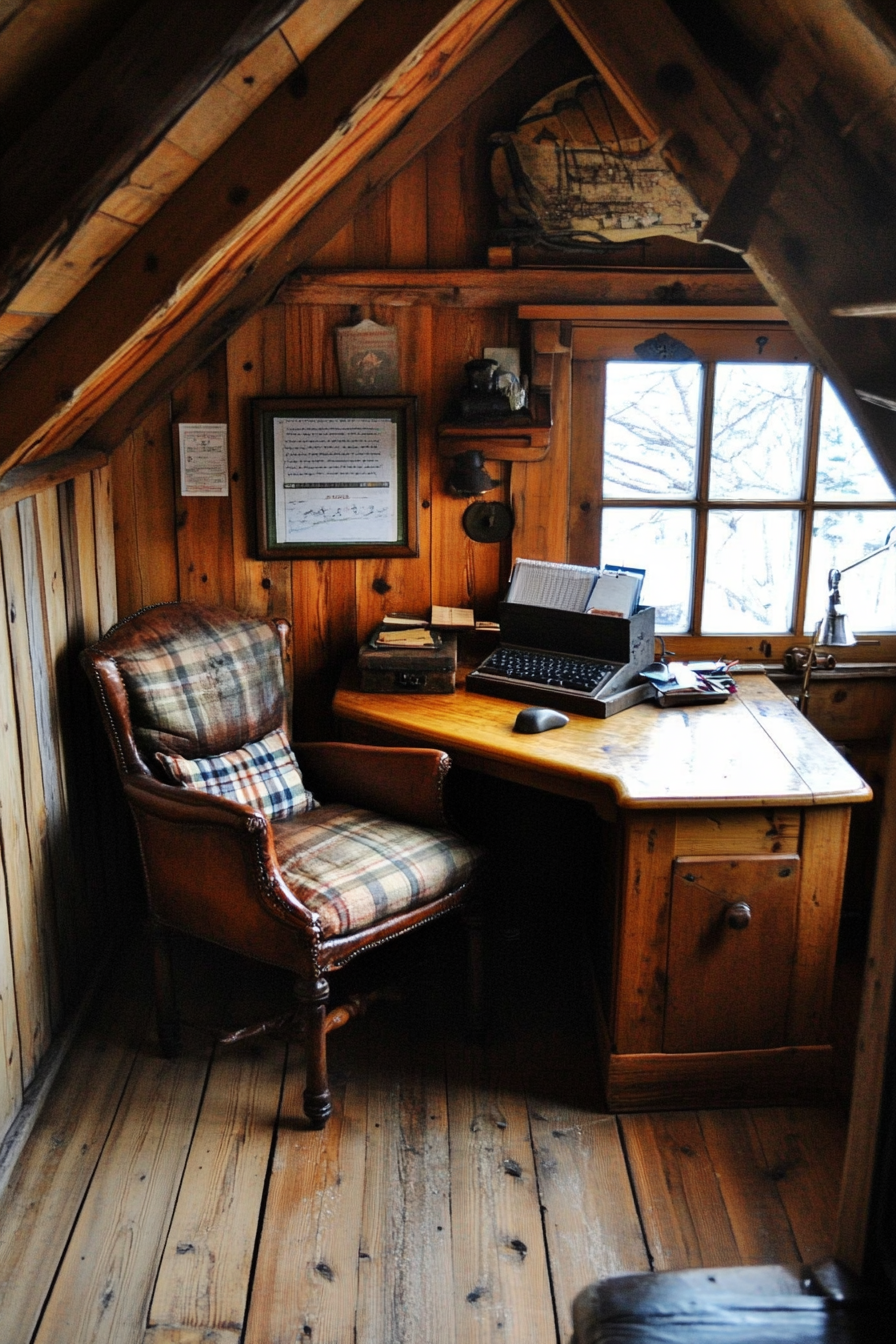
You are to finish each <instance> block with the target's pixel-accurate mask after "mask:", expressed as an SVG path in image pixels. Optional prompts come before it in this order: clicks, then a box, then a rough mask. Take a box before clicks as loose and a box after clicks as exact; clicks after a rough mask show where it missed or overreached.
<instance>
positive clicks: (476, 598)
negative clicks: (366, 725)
mask: <svg viewBox="0 0 896 1344" xmlns="http://www.w3.org/2000/svg"><path fill="white" fill-rule="evenodd" d="M590 70H591V67H590V65H589V64H588V62H587V60H585V58H584V57H583V55H582V52H581V50H580V49H579V47H578V46H577V45H576V43H575V42H574V41H573V40H572V38H571V37H570V36H569V33H568V32H567V31H566V29H565V28H563V27H562V25H558V26H557V27H556V28H555V29H553V30H552V31H551V32H550V33H549V34H548V35H547V36H546V37H545V38H544V39H543V40H542V41H541V42H539V43H538V44H536V46H535V47H533V49H532V50H531V51H530V52H529V53H528V54H527V55H526V56H525V57H523V59H522V60H520V61H519V62H518V63H517V64H516V65H515V66H514V67H513V69H512V70H510V71H508V73H507V74H506V75H505V76H504V77H503V78H502V79H501V80H499V81H497V82H496V83H495V85H494V86H493V87H492V88H491V89H489V90H487V91H486V92H485V93H483V95H482V96H481V97H480V98H479V99H478V100H477V101H476V102H475V103H474V104H473V105H472V106H471V107H470V108H469V109H468V110H467V111H466V112H465V113H464V115H463V116H462V117H459V118H458V119H457V120H456V121H455V122H454V123H452V124H451V125H450V126H448V127H447V128H446V129H445V131H444V132H443V133H442V134H441V135H440V136H438V137H437V138H436V139H435V140H434V141H433V143H432V144H431V145H430V146H429V148H428V149H427V150H426V151H425V152H424V153H422V154H420V155H419V156H418V157H417V159H415V160H414V161H413V162H412V163H411V164H409V165H408V167H407V168H406V169H405V170H404V171H403V172H401V173H400V174H398V175H397V176H396V177H395V178H393V180H392V181H391V182H390V183H389V184H388V185H387V186H386V187H385V188H383V189H382V190H380V191H379V192H377V193H376V194H373V195H371V198H370V200H369V201H368V202H367V204H366V205H365V206H364V207H363V208H362V209H361V210H359V211H358V213H357V214H356V216H355V218H354V219H353V220H352V221H351V222H350V223H349V224H348V225H347V226H346V227H345V228H344V229H342V231H341V232H340V233H338V234H337V235H336V236H335V237H334V238H333V239H332V240H331V241H330V242H329V243H328V244H327V246H326V247H324V248H323V249H322V250H321V251H320V252H319V253H318V255H317V256H316V257H315V258H314V259H313V262H312V266H314V267H327V268H336V269H340V270H342V269H351V268H386V267H395V268H402V267H432V268H435V269H441V268H450V267H476V266H483V265H485V262H486V253H487V248H488V243H489V240H490V235H491V232H492V230H493V229H494V228H495V227H496V225H497V223H498V219H497V208H496V205H495V201H494V198H493V194H492V192H491V188H490V185H489V170H488V164H489V153H490V150H489V143H488V142H489V136H490V135H491V133H492V132H494V131H502V130H504V131H506V130H508V129H512V128H513V127H514V126H515V125H516V124H517V122H518V121H519V119H520V117H521V116H522V115H523V114H524V113H525V112H526V111H527V110H528V109H529V108H530V107H531V106H532V105H533V103H535V102H536V101H537V100H538V98H539V97H541V96H543V95H544V94H546V93H548V92H549V91H550V90H552V89H555V88H558V87H559V86H561V85H562V84H565V83H567V82H569V81H570V80H573V79H576V78H578V77H580V76H583V75H586V74H588V73H589V71H590ZM615 255H616V254H615V253H614V257H615ZM601 259H602V261H603V262H604V263H606V262H607V260H608V258H607V257H605V256H604V257H602V258H601ZM726 259H727V261H728V262H729V263H730V264H734V265H739V264H740V263H739V262H738V260H737V259H736V258H733V257H732V254H731V253H726V252H724V251H721V250H720V249H718V248H712V247H708V248H701V247H695V246H692V245H687V244H682V243H679V242H677V240H674V239H652V240H650V241H649V244H633V245H631V247H629V248H626V249H625V253H624V256H623V257H621V258H620V262H621V263H624V264H625V265H627V266H631V265H638V264H647V265H653V266H656V265H661V266H662V265H673V266H674V265H684V266H688V265H694V266H700V265H715V266H718V265H719V264H722V265H724V264H725V263H726ZM361 317H373V318H374V319H376V320H377V321H380V322H384V323H389V324H395V325H396V326H397V327H398V332H399V344H400V352H401V390H402V391H403V392H406V393H413V394H416V396H417V397H418V398H419V408H418V410H419V468H420V470H419V486H420V488H419V499H420V514H419V517H420V555H419V557H418V558H416V559H413V560H389V561H382V560H358V561H353V560H327V561H320V562H314V561H299V562H295V563H292V564H290V563H288V562H275V563H266V564H262V563H260V562H258V561H256V560H254V559H253V558H252V545H253V538H252V533H253V524H252V521H251V500H250V494H251V490H250V480H251V444H250V441H249V436H248V405H249V400H250V398H252V397H256V396H277V395H283V394H289V395H296V396H301V395H306V396H311V395H316V396H319V395H327V396H328V395H338V393H339V382H338V376H337V369H336V360H335V337H334V331H335V328H336V327H337V326H340V325H344V324H347V323H350V322H356V321H358V320H359V319H360V318H361ZM519 342H520V332H519V328H518V323H517V321H516V318H515V315H514V313H513V310H512V309H510V308H483V309H472V310H471V309H463V310H461V309H451V308H447V307H433V308H430V307H426V306H419V307H409V308H405V309H402V308H394V307H390V308H382V309H380V308H378V307H376V306H368V307H365V308H348V307H336V306H314V305H307V304H306V305H299V304H286V303H284V304H279V303H273V304H271V305H270V306H269V307H268V308H267V309H266V310H265V311H264V312H262V313H260V314H258V315H256V316H255V317H253V318H251V319H250V320H249V321H248V322H246V323H245V325H244V326H243V327H242V328H241V329H240V331H238V332H237V333H236V335H234V336H233V337H231V338H230V340H229V341H228V342H227V343H226V346H222V347H221V348H220V349H219V350H218V351H217V352H216V353H215V354H214V355H213V356H212V357H211V358H210V359H209V360H208V361H207V362H206V364H205V365H204V366H203V367H202V368H200V369H198V370H197V371H196V372H195V373H193V374H192V375H191V376H190V377H189V378H187V379H185V380H184V382H183V383H182V384H181V385H180V386H179V387H178V388H177V389H176V391H175V393H174V395H173V396H172V397H171V398H170V400H169V401H168V402H166V403H165V404H162V405H159V406H157V407H156V408H155V410H154V411H153V412H152V413H151V414H150V415H149V416H147V417H146V419H145V420H144V421H143V422H142V423H141V424H140V425H137V426H136V427H135V428H134V430H133V432H132V433H131V434H130V435H129V437H128V438H127V440H126V441H125V442H124V443H122V444H121V445H120V446H119V447H118V448H117V449H116V451H115V453H114V454H113V461H112V473H113V484H114V495H115V527H116V562H117V575H118V601H119V606H120V610H121V612H122V614H123V615H125V614H127V613H129V612H133V611H137V610H139V608H140V607H143V606H146V605H148V604H149V603H153V602H164V601H172V600H178V599H185V600H203V601H208V602H212V603H227V604H230V605H234V606H236V607H237V608H239V609H241V610H244V611H246V612H252V613H256V614H259V615H267V614H271V615H277V616H285V617H287V618H289V619H290V620H291V621H292V622H293V630H294V658H295V665H294V680H295V693H296V694H295V715H294V717H295V729H296V734H297V736H298V737H300V738H301V737H305V738H309V737H315V736H317V735H319V734H320V733H322V732H326V731H327V726H328V725H327V712H326V711H327V706H328V704H329V701H330V697H331V695H332V691H333V687H334V684H335V679H336V676H337V674H338V669H339V666H340V664H341V663H342V661H343V660H344V659H346V658H348V657H350V656H352V655H353V654H354V653H355V651H356V649H357V645H358V643H359V641H360V640H361V639H363V638H364V637H365V636H366V635H367V634H368V632H369V631H370V629H371V628H372V627H373V626H374V625H375V624H376V622H377V621H378V620H379V619H380V617H381V616H382V614H383V613H384V612H386V611H391V610H410V611H414V612H419V613H421V614H424V613H426V612H427V611H428V608H429V607H430V605H431V604H432V603H433V602H438V603H445V604H449V605H457V606H473V607H474V608H475V610H476V614H477V616H478V617H480V618H482V619H489V618H490V617H492V616H493V615H494V611H495V606H496V603H497V600H498V597H499V595H500V592H501V589H502V587H503V585H504V582H505V580H506V577H507V573H508V569H509V564H510V561H511V558H512V553H516V554H525V555H529V556H533V557H541V558H543V559H554V560H563V559H566V558H567V513H568V490H569V479H570V469H569V462H568V451H567V443H566V440H567V438H568V424H567V419H568V399H569V363H568V357H564V356H563V355H547V356H544V357H542V358H541V359H540V361H539V367H538V369H537V370H536V371H535V372H536V381H545V380H548V381H551V380H552V379H553V380H554V383H555V413H556V417H557V431H556V434H555V440H556V442H555V446H554V448H553V449H552V452H551V456H550V458H549V459H548V460H547V461H546V462H544V463H536V464H529V465H521V464H514V466H513V467H511V466H510V464H503V465H502V464H498V463H490V464H489V470H490V473H491V475H492V476H500V486H499V488H498V489H497V490H495V491H494V492H492V493H490V494H489V495H488V498H489V499H492V500H498V499H501V500H504V501H506V502H508V503H510V502H512V504H513V507H514V510H515V515H516V530H515V532H514V535H513V538H512V540H511V542H510V543H508V544H506V545H504V546H495V545H489V544H478V545H477V544H474V543H473V542H471V541H468V540H467V538H466V536H465V534H464V532H463V531H462V528H461V516H462V514H463V512H464V509H465V508H466V507H467V502H466V501H464V500H458V499H454V498H452V497H451V496H450V495H448V493H447V492H446V489H445V479H446V477H447V475H448V470H449V464H448V462H447V460H445V459H441V460H440V459H439V458H438V457H437V454H436V442H435V430H436V426H437V424H438V421H439V419H440V418H441V417H442V416H443V415H444V414H445V411H446V408H447V406H448V403H449V401H450V400H451V398H452V397H453V396H455V395H457V393H459V391H460V390H461V387H462V384H463V365H464V363H465V362H466V361H467V360H468V359H472V358H474V357H479V356H481V354H482V350H483V348H484V347H485V346H492V345H517V344H519ZM203 419H209V420H217V421H221V420H225V419H226V420H227V422H228V424H229V427H230V454H231V463H230V467H231V487H230V489H231V493H230V497H229V498H227V499H186V500H185V499H183V498H181V496H180V495H179V493H178V489H177V470H176V465H175V451H174V442H175V439H176V427H177V423H178V421H181V420H203Z"/></svg>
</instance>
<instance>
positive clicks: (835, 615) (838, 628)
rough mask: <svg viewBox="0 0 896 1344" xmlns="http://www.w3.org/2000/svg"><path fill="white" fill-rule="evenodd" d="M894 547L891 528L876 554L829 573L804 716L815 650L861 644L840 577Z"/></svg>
mask: <svg viewBox="0 0 896 1344" xmlns="http://www.w3.org/2000/svg"><path fill="white" fill-rule="evenodd" d="M894 546H896V527H891V528H890V530H889V532H888V533H887V537H886V541H885V542H884V544H883V546H878V548H877V550H876V551H869V552H868V554H867V555H863V556H862V557H861V559H860V560H853V562H852V564H851V565H844V566H843V568H842V569H831V570H829V571H828V609H827V611H826V612H825V614H824V616H823V617H822V618H821V620H820V621H817V622H816V625H815V633H814V634H813V636H812V643H811V645H810V646H809V657H808V659H807V661H806V667H805V670H804V672H803V684H802V688H801V690H800V699H799V710H800V713H801V714H808V712H809V682H810V681H811V679H812V664H813V663H814V661H815V650H816V649H836V648H848V647H849V646H850V645H852V644H857V643H858V640H857V639H856V637H855V635H854V634H853V632H852V628H851V627H850V624H849V620H848V618H847V615H846V612H845V611H844V610H843V608H842V606H841V605H840V576H841V575H842V574H846V573H847V572H848V571H849V570H850V569H856V568H857V567H858V566H859V565H864V563H865V561H866V560H873V559H874V557H875V556H876V555H883V553H884V551H891V550H892V549H893V548H894Z"/></svg>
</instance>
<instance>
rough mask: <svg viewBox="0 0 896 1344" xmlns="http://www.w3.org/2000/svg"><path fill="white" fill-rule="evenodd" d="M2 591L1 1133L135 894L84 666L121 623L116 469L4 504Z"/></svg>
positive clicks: (0, 531) (1, 516)
mask: <svg viewBox="0 0 896 1344" xmlns="http://www.w3.org/2000/svg"><path fill="white" fill-rule="evenodd" d="M90 464H91V463H90V461H89V460H88V461H87V462H85V463H84V464H83V465H85V466H88V467H89V466H90ZM50 479H51V481H52V480H53V476H51V478H50ZM18 494H19V492H18V491H16V492H15V495H14V496H13V498H15V497H16V496H18ZM0 593H2V601H3V617H2V620H0V779H2V795H3V805H2V808H0V858H2V863H0V882H2V885H3V888H4V892H3V902H2V916H0V978H2V983H3V985H4V990H3V992H2V995H0V1039H2V1044H3V1062H2V1066H0V1137H2V1135H3V1134H5V1133H6V1131H7V1129H8V1128H9V1126H10V1125H11V1124H12V1122H13V1120H14V1118H15V1114H16V1112H17V1110H18V1108H19V1106H20V1104H21V1101H22V1097H23V1094H24V1091H25V1089H27V1087H28V1085H29V1084H30V1083H31V1081H32V1080H33V1078H34V1076H35V1073H36V1072H37V1070H38V1067H39V1065H40V1062H41V1060H42V1059H43V1058H44V1056H45V1055H46V1053H47V1050H48V1048H49V1046H50V1044H51V1042H52V1040H53V1037H54V1034H55V1033H56V1032H57V1031H58V1030H59V1028H60V1027H61V1025H62V1024H63V1022H64V1019H65V1016H66V1014H67V1013H69V1012H70V1011H71V1010H72V1009H73V1008H74V1006H75V1004H76V1003H77V1000H78V998H79V997H80V995H81V994H82V993H83V991H84V987H85V985H86V984H87V981H88V978H89V976H90V974H91V972H92V969H93V967H94V966H95V964H96V960H97V958H98V957H99V956H100V955H102V953H103V951H104V949H105V948H106V946H107V945H108V939H109V938H110V936H111V934H112V932H113V930H114V928H115V927H116V925H117V917H116V916H115V915H114V914H113V913H112V906H111V900H112V894H113V892H114V894H115V895H116V896H117V897H118V899H119V904H118V906H117V907H116V909H118V910H120V909H121V908H122V907H123V906H124V905H126V904H127V901H126V900H125V901H122V899H121V898H122V896H123V895H125V893H124V892H123V891H122V886H123V882H124V871H123V869H122V859H123V856H122V853H121V852H120V846H119V844H118V838H117V836H116V834H115V832H116V829H117V826H116V824H115V823H114V821H113V818H116V813H115V810H114V807H112V806H110V799H109V794H108V791H107V781H106V766H107V762H106V760H105V757H104V755H103V753H104V752H105V750H106V748H105V745H104V744H99V743H98V741H97V738H96V736H95V734H94V731H93V728H94V725H93V722H92V720H91V719H90V717H89V708H88V703H87V693H88V687H87V684H86V681H83V679H82V677H81V673H80V669H78V668H77V664H76V663H75V662H74V659H75V657H76V655H77V652H78V651H79V650H80V649H81V648H83V646H84V644H85V643H86V642H88V641H89V640H92V639H96V638H97V637H98V635H99V633H100V629H101V628H102V627H103V626H105V625H107V624H111V623H112V622H114V620H115V619H116V597H115V576H114V559H113V536H112V498H111V491H110V480H109V473H108V469H107V468H102V467H100V468H96V467H95V469H94V470H93V471H90V470H85V471H84V472H83V473H82V474H81V475H79V476H76V477H74V478H73V479H69V480H63V481H62V483H61V484H59V485H53V484H51V485H50V486H49V488H47V489H44V490H43V491H42V492H41V493H40V494H38V495H37V496H33V495H32V496H28V497H24V498H22V497H19V498H18V503H15V502H12V503H10V504H8V505H7V506H6V507H5V508H2V509H0ZM117 820H118V821H120V817H119V818H117ZM7 986H8V988H6V987H7Z"/></svg>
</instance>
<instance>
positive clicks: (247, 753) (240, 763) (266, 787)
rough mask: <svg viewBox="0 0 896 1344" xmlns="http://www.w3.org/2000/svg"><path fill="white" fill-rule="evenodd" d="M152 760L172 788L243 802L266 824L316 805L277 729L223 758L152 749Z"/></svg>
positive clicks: (227, 753)
mask: <svg viewBox="0 0 896 1344" xmlns="http://www.w3.org/2000/svg"><path fill="white" fill-rule="evenodd" d="M156 760H157V761H158V762H159V764H160V765H161V766H162V768H163V769H164V771H165V773H166V774H167V775H168V776H169V777H170V778H171V779H172V780H173V781H174V783H175V784H181V785H183V786H184V787H185V788H188V789H200V790H201V791H202V792H203V793H216V794H218V795H219V796H220V797H221V798H232V799H233V801H234V802H235V803H248V804H249V806H250V807H256V808H258V809H259V810H260V811H262V812H264V814H265V816H267V817H269V818H270V819H271V821H283V820H285V818H287V817H295V816H297V815H298V814H299V813H300V812H310V811H311V809H312V808H314V807H317V803H316V802H315V800H314V798H312V796H311V794H310V793H309V792H308V790H307V789H306V788H305V785H304V784H303V783H302V775H301V772H300V770H299V764H298V761H297V760H296V758H295V756H294V755H293V753H292V747H291V746H290V745H289V739H288V738H287V736H286V734H285V733H284V731H283V729H282V728H277V729H276V731H275V732H273V733H268V735H267V737H264V738H262V740H261V741H260V742H250V743H249V745H248V746H246V747H240V748H239V750H238V751H228V752H226V753H225V754H224V755H223V756H206V757H204V758H203V757H197V758H195V759H194V760H192V761H189V760H186V759H185V758H184V757H183V756H166V754H165V753H164V752H163V751H158V752H156Z"/></svg>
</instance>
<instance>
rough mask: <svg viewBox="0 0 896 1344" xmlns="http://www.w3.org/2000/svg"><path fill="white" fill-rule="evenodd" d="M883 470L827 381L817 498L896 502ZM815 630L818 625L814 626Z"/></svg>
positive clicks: (823, 394)
mask: <svg viewBox="0 0 896 1344" xmlns="http://www.w3.org/2000/svg"><path fill="white" fill-rule="evenodd" d="M893 497H894V496H893V491H892V489H891V488H890V486H889V485H888V484H887V481H886V480H885V478H884V475H883V473H882V471H881V469H880V467H879V466H878V465H877V463H876V462H875V460H874V458H873V457H872V456H871V453H870V451H869V449H868V447H867V446H866V444H865V440H864V439H863V438H862V436H861V434H860V433H859V431H858V430H857V429H856V427H855V425H854V424H853V422H852V420H851V419H850V416H849V412H848V411H847V409H846V407H845V406H844V405H843V402H842V401H841V400H840V398H839V396H838V395H837V393H836V392H835V391H834V389H833V387H832V386H831V384H830V383H829V382H828V380H827V378H825V380H824V388H823V389H822V393H821V430H820V433H819V436H818V479H817V482H816V486H815V498H816V499H893ZM813 629H814V623H813Z"/></svg>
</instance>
